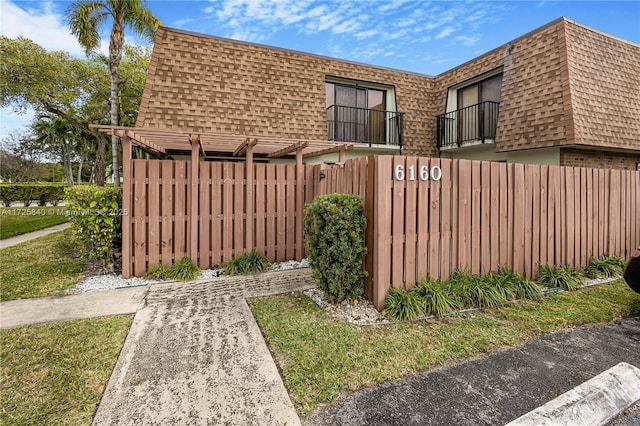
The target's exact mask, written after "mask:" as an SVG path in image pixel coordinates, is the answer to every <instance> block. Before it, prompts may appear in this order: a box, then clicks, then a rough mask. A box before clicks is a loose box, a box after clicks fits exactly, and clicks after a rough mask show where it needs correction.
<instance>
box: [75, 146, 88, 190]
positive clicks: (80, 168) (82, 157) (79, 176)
mask: <svg viewBox="0 0 640 426" xmlns="http://www.w3.org/2000/svg"><path fill="white" fill-rule="evenodd" d="M85 155H86V153H83V154H82V156H81V157H80V164H78V179H77V180H76V183H77V184H78V185H80V184H81V183H82V164H83V163H84V157H85Z"/></svg>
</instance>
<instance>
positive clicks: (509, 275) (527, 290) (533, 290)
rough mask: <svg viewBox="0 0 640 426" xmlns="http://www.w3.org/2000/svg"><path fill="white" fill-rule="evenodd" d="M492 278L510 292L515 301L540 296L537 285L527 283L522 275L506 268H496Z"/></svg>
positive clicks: (539, 289) (540, 290)
mask: <svg viewBox="0 0 640 426" xmlns="http://www.w3.org/2000/svg"><path fill="white" fill-rule="evenodd" d="M494 277H495V279H496V280H497V281H498V282H499V283H501V285H503V286H506V287H508V288H509V289H510V290H511V293H512V294H513V298H515V299H537V298H538V297H541V296H542V288H540V286H539V285H538V284H537V283H535V282H533V281H529V280H528V279H526V278H525V277H524V275H522V274H519V273H518V272H515V271H513V270H511V269H510V268H508V267H506V266H503V267H500V268H498V271H497V272H495V273H494Z"/></svg>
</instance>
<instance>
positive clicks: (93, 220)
mask: <svg viewBox="0 0 640 426" xmlns="http://www.w3.org/2000/svg"><path fill="white" fill-rule="evenodd" d="M65 200H66V202H67V208H66V209H67V214H68V215H69V222H70V223H71V231H72V233H73V236H74V241H75V242H76V243H77V244H78V246H79V251H80V255H81V256H82V257H94V258H97V259H99V260H100V261H101V262H102V266H103V267H104V268H105V269H110V268H111V267H112V266H113V260H114V255H115V252H116V249H117V248H119V247H120V246H121V240H122V226H121V215H122V214H127V212H123V211H122V210H121V208H120V205H121V201H122V191H121V189H120V188H113V187H97V186H93V185H78V186H74V187H73V188H67V189H66V191H65Z"/></svg>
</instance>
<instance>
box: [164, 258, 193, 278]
mask: <svg viewBox="0 0 640 426" xmlns="http://www.w3.org/2000/svg"><path fill="white" fill-rule="evenodd" d="M199 273H200V268H199V267H198V265H195V264H194V263H193V262H192V261H191V259H189V258H188V257H186V256H185V257H183V258H182V259H180V261H179V262H176V263H174V264H173V265H171V266H169V278H173V279H175V280H178V281H192V280H195V279H196V278H198V274H199Z"/></svg>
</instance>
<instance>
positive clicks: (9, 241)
mask: <svg viewBox="0 0 640 426" xmlns="http://www.w3.org/2000/svg"><path fill="white" fill-rule="evenodd" d="M70 226H71V225H70V224H69V223H68V222H67V223H61V224H60V225H56V226H51V227H49V228H44V229H40V230H38V231H33V232H27V233H26V234H22V235H16V236H15V237H11V238H5V239H4V240H0V249H3V248H7V247H12V246H15V245H16V244H20V243H24V242H25V241H29V240H33V239H34V238H38V237H44V236H45V235H49V234H52V233H54V232H58V231H62V230H64V229H67V228H69V227H70Z"/></svg>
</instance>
